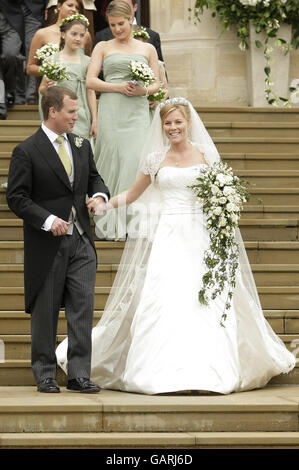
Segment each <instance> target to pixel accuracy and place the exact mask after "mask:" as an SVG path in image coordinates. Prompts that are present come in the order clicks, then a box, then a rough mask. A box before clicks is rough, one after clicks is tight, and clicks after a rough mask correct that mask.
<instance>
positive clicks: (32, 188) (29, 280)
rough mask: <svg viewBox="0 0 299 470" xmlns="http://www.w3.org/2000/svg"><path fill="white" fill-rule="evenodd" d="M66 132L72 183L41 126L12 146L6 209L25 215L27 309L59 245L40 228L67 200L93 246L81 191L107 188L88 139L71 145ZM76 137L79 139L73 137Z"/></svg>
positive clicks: (65, 214) (62, 211) (65, 215)
mask: <svg viewBox="0 0 299 470" xmlns="http://www.w3.org/2000/svg"><path fill="white" fill-rule="evenodd" d="M75 138H76V136H75V135H74V134H68V139H69V141H70V144H71V148H72V154H73V161H74V183H73V188H72V187H71V184H70V182H69V178H68V175H67V173H66V171H65V169H64V167H63V165H62V163H61V160H60V158H59V156H58V154H57V152H56V151H55V149H54V147H53V145H52V143H51V142H50V140H49V139H48V137H47V136H46V134H45V133H44V131H43V130H42V129H41V128H40V129H39V130H38V131H37V132H36V133H35V134H34V135H33V136H31V137H29V138H28V139H26V140H25V141H24V142H22V143H21V144H19V145H18V146H17V147H16V148H15V149H14V151H13V154H12V158H11V163H10V168H9V175H8V187H7V193H6V194H7V203H8V205H9V207H10V209H11V210H12V211H13V212H14V213H15V214H16V215H17V216H18V217H20V218H21V219H23V221H24V278H25V309H26V312H27V313H30V311H31V307H32V304H33V302H34V299H35V297H36V295H37V293H38V291H39V289H40V287H41V285H42V283H43V282H44V280H45V278H46V276H47V273H48V271H49V268H50V267H51V265H52V263H53V260H54V257H55V255H56V253H57V251H58V248H59V244H60V241H61V237H59V236H56V237H55V236H54V235H53V234H52V232H46V231H45V230H42V228H41V227H42V226H43V224H44V222H45V220H46V219H47V217H48V216H49V215H51V214H54V215H55V216H58V217H60V218H61V219H64V220H65V221H68V219H69V215H70V212H71V208H72V206H74V207H75V209H76V212H77V218H78V220H79V222H80V224H81V226H82V228H83V230H84V231H85V233H86V235H87V237H88V238H89V240H90V243H91V244H92V246H93V247H94V249H95V246H94V241H93V236H92V232H91V227H90V218H89V213H88V210H87V207H86V195H87V194H88V196H90V197H91V196H92V195H93V194H95V193H97V192H102V193H105V194H107V196H108V198H109V191H108V189H107V187H106V186H105V184H104V181H103V180H102V178H101V177H100V175H99V174H98V172H97V169H96V166H95V163H94V159H93V153H92V150H91V146H90V143H89V141H88V140H86V139H84V140H83V142H82V146H81V147H79V148H78V147H77V146H76V145H75ZM77 143H78V141H77Z"/></svg>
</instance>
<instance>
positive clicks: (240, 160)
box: [0, 152, 299, 170]
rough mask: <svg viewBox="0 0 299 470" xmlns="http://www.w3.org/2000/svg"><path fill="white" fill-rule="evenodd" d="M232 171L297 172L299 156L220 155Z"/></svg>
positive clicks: (1, 156) (2, 156) (4, 155)
mask: <svg viewBox="0 0 299 470" xmlns="http://www.w3.org/2000/svg"><path fill="white" fill-rule="evenodd" d="M221 157H222V159H223V160H224V161H226V162H227V163H228V164H229V165H230V166H231V167H232V168H233V169H234V170H268V169H269V164H271V170H298V168H299V155H298V154H294V153H222V155H221ZM10 158H11V152H0V168H1V169H3V170H4V169H8V167H9V163H10Z"/></svg>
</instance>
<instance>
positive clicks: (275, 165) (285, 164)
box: [221, 152, 299, 170]
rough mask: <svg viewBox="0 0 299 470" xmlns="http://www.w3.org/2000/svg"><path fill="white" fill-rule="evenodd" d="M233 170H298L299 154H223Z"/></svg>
mask: <svg viewBox="0 0 299 470" xmlns="http://www.w3.org/2000/svg"><path fill="white" fill-rule="evenodd" d="M221 157H222V159H223V160H224V161H226V162H227V163H228V164H229V165H230V166H231V167H232V168H233V170H268V169H269V166H271V170H298V169H299V154H293V153H282V152H281V153H222V155H221Z"/></svg>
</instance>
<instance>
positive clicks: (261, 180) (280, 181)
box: [235, 170, 299, 191]
mask: <svg viewBox="0 0 299 470" xmlns="http://www.w3.org/2000/svg"><path fill="white" fill-rule="evenodd" d="M235 174H236V175H237V176H239V177H240V178H243V179H244V180H248V181H249V183H250V187H249V191H251V188H252V187H255V188H258V187H261V188H275V189H277V188H298V186H299V170H273V171H272V170H236V171H235Z"/></svg>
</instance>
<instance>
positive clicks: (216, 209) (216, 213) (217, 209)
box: [213, 206, 222, 215]
mask: <svg viewBox="0 0 299 470" xmlns="http://www.w3.org/2000/svg"><path fill="white" fill-rule="evenodd" d="M221 212H222V208H221V207H220V206H218V207H216V208H215V209H214V210H213V214H214V215H220V214H221Z"/></svg>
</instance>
